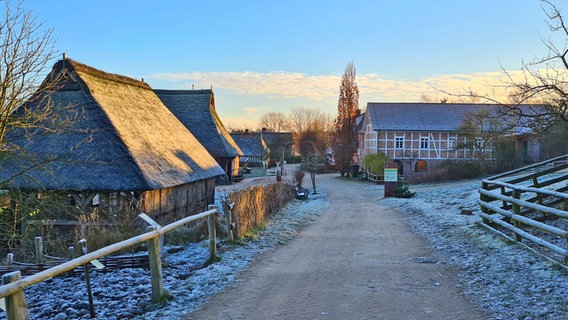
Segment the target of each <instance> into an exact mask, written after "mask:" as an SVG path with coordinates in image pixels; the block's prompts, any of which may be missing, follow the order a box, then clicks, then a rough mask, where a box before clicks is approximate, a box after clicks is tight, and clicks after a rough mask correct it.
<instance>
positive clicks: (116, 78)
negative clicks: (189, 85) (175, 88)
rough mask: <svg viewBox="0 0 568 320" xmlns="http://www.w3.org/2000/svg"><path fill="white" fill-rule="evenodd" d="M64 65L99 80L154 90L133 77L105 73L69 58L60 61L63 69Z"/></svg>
mask: <svg viewBox="0 0 568 320" xmlns="http://www.w3.org/2000/svg"><path fill="white" fill-rule="evenodd" d="M64 63H66V64H67V63H68V64H69V65H71V66H72V67H73V69H75V71H77V72H83V73H87V74H89V75H92V76H95V77H97V78H101V79H105V80H108V81H112V82H117V83H121V84H127V85H131V86H136V87H139V88H142V89H146V90H152V88H151V87H150V85H149V84H147V83H146V82H144V81H140V80H136V79H134V78H131V77H127V76H123V75H120V74H115V73H109V72H105V71H102V70H100V69H97V68H94V67H91V66H89V65H86V64H84V63H81V62H78V61H75V60H72V59H69V58H65V59H64V60H60V61H59V62H58V64H61V67H63V66H64Z"/></svg>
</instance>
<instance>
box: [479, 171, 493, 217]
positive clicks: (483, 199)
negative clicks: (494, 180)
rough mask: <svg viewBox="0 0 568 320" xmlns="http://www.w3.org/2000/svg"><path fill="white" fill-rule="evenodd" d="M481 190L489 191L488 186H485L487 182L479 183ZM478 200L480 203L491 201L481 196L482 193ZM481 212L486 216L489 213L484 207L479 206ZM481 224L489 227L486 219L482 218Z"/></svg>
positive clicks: (483, 195)
mask: <svg viewBox="0 0 568 320" xmlns="http://www.w3.org/2000/svg"><path fill="white" fill-rule="evenodd" d="M481 188H482V189H484V190H489V185H488V184H487V182H485V181H482V182H481ZM479 199H480V200H481V201H483V202H489V201H490V200H491V199H489V197H488V196H486V195H485V194H483V193H482V194H481V195H480V197H479ZM481 212H483V213H486V214H489V213H490V210H489V209H487V208H486V207H485V206H481ZM481 222H483V223H484V224H487V225H489V220H488V219H486V218H482V219H481Z"/></svg>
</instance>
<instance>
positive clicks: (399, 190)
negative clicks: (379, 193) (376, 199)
mask: <svg viewBox="0 0 568 320" xmlns="http://www.w3.org/2000/svg"><path fill="white" fill-rule="evenodd" d="M415 195H416V192H412V191H410V189H409V188H408V185H407V184H406V183H404V182H403V181H400V180H399V181H398V184H397V186H396V189H394V196H395V197H396V198H412V197H414V196H415Z"/></svg>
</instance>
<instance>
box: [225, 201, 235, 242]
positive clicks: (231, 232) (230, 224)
mask: <svg viewBox="0 0 568 320" xmlns="http://www.w3.org/2000/svg"><path fill="white" fill-rule="evenodd" d="M226 207H227V208H226V210H227V227H228V236H229V241H231V242H232V241H235V232H234V230H235V223H234V222H233V208H234V207H235V203H234V202H231V203H229V204H227V206H226Z"/></svg>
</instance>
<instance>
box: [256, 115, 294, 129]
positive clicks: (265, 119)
mask: <svg viewBox="0 0 568 320" xmlns="http://www.w3.org/2000/svg"><path fill="white" fill-rule="evenodd" d="M259 124H260V127H261V128H266V129H268V130H269V131H273V132H284V131H288V130H290V123H289V120H288V117H287V116H286V115H285V114H284V113H282V112H280V111H273V112H269V113H265V114H263V115H262V116H260V120H259Z"/></svg>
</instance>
